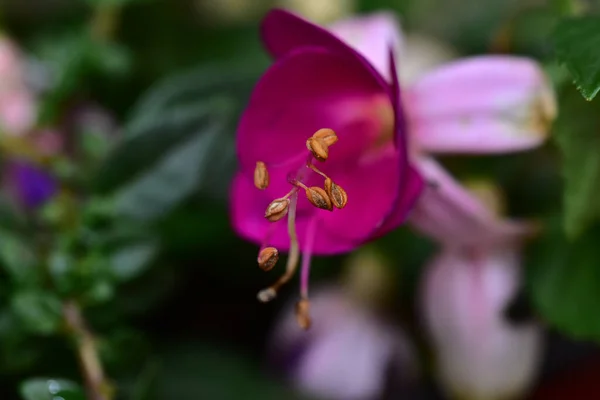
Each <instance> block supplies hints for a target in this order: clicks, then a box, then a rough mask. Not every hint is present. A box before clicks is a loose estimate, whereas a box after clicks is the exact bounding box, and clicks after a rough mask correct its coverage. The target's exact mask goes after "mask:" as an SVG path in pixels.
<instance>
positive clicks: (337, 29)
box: [329, 11, 402, 81]
mask: <svg viewBox="0 0 600 400" xmlns="http://www.w3.org/2000/svg"><path fill="white" fill-rule="evenodd" d="M329 30H330V31H331V32H332V33H333V34H334V35H335V36H337V37H338V38H339V39H341V40H342V41H343V42H344V43H346V44H348V45H349V46H351V47H352V48H354V49H355V50H356V51H358V52H359V53H360V54H362V55H363V56H364V57H365V58H366V59H367V60H368V61H369V62H370V63H371V64H372V65H373V66H374V67H375V69H376V70H377V71H378V72H379V73H380V74H381V75H382V76H383V77H385V78H386V80H388V81H390V80H391V79H392V77H391V76H390V71H389V69H388V67H389V53H390V48H392V49H393V52H394V53H395V54H399V53H400V52H401V50H402V48H401V47H402V32H401V30H400V24H399V22H398V20H397V19H396V17H395V16H394V14H393V13H391V12H385V11H382V12H377V13H372V14H368V15H364V16H360V17H354V18H348V19H344V20H341V21H338V22H336V23H334V24H332V25H331V26H329Z"/></svg>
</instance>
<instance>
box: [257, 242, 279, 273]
mask: <svg viewBox="0 0 600 400" xmlns="http://www.w3.org/2000/svg"><path fill="white" fill-rule="evenodd" d="M278 260H279V251H277V249H276V248H275V247H265V248H264V249H262V250H261V251H260V253H258V266H259V267H260V269H262V270H263V271H270V270H272V269H273V267H274V266H275V264H277V261H278Z"/></svg>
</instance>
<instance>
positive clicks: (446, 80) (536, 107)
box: [330, 12, 556, 241]
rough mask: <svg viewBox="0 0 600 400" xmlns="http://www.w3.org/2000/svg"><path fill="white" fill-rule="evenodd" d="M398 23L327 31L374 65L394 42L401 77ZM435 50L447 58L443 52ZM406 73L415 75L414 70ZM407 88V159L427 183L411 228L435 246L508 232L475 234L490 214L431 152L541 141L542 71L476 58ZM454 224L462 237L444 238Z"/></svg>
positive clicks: (545, 98) (544, 127) (545, 94)
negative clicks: (457, 220) (457, 221)
mask: <svg viewBox="0 0 600 400" xmlns="http://www.w3.org/2000/svg"><path fill="white" fill-rule="evenodd" d="M398 26H399V25H398V23H397V21H396V20H395V18H394V17H393V15H392V14H390V13H386V12H379V13H375V14H372V15H369V16H363V17H356V18H353V19H351V20H345V21H341V22H338V23H336V24H333V25H332V26H331V27H330V29H331V31H332V32H333V33H334V34H336V35H337V36H338V37H339V38H340V39H342V40H346V41H347V42H348V43H351V44H352V46H353V47H354V48H355V49H356V50H357V51H359V52H360V53H362V54H363V55H364V56H365V57H366V58H367V59H368V60H369V61H370V62H371V64H372V65H374V66H376V67H377V68H380V66H381V63H382V60H385V57H386V55H385V53H384V51H383V50H382V48H381V46H380V44H381V43H394V44H397V46H398V49H399V50H398V51H399V54H400V55H401V56H400V59H399V61H398V65H399V67H400V72H402V66H403V65H404V64H407V63H408V64H411V63H412V64H414V63H415V60H406V62H404V61H405V60H404V59H403V58H402V55H404V54H405V53H406V52H405V51H404V50H403V47H402V43H403V39H402V36H401V32H400V31H399V29H398ZM439 52H440V53H448V52H447V51H445V50H444V49H439ZM440 58H442V59H443V58H447V54H442V56H441V57H440ZM417 63H418V62H417ZM427 66H428V67H430V65H427ZM400 75H403V74H402V73H401V74H400ZM410 75H411V76H415V74H414V73H412V71H411V74H410ZM405 83H406V85H405V87H403V90H402V105H403V106H404V110H405V115H406V118H407V121H408V127H407V134H408V142H409V147H410V150H411V159H412V162H413V163H414V164H415V165H416V167H417V168H418V170H419V172H420V173H421V174H422V176H423V177H424V178H425V179H426V180H427V181H429V182H431V183H432V185H430V186H429V187H427V188H426V189H425V191H424V193H423V195H422V196H421V197H420V199H419V201H418V202H417V205H416V207H415V209H414V210H413V212H412V214H411V218H410V221H411V223H412V225H413V226H415V227H416V228H417V229H418V230H420V231H422V232H424V233H426V234H428V235H430V236H433V237H434V238H435V239H437V240H440V241H448V240H463V239H464V240H466V241H468V240H470V239H471V238H473V237H479V235H480V234H483V233H484V232H486V233H485V235H486V236H488V237H489V235H490V234H493V233H494V230H495V229H500V230H501V231H503V230H505V229H509V230H510V226H506V225H504V224H500V225H492V226H490V225H489V224H487V225H486V229H484V230H483V231H475V230H473V224H474V223H476V222H484V220H485V221H487V222H490V221H491V219H490V216H489V215H488V216H486V215H485V211H484V210H483V209H482V208H481V206H478V205H477V204H476V203H477V202H476V201H474V200H472V199H470V194H468V193H467V192H464V191H462V190H461V188H460V185H459V184H458V183H456V182H455V181H454V180H453V179H452V177H451V176H450V175H448V174H447V173H446V172H445V171H444V169H443V168H441V167H440V166H439V165H438V164H437V163H436V161H434V160H433V159H432V158H431V155H435V154H499V153H507V152H515V151H522V150H527V149H531V148H534V147H536V146H539V145H540V144H542V143H543V142H544V140H545V139H546V137H547V134H548V131H549V128H550V125H551V123H552V121H553V119H554V118H555V116H556V104H555V102H556V101H555V97H554V93H553V91H552V89H551V87H550V86H549V84H548V82H547V80H546V78H545V76H544V74H543V72H542V70H541V68H540V67H539V66H538V64H537V63H536V62H535V61H533V60H530V59H527V58H523V57H515V56H497V55H489V56H477V57H470V58H466V59H462V60H458V61H452V62H449V63H446V64H442V65H441V66H437V67H436V68H433V69H429V70H428V71H426V72H425V73H424V74H422V75H420V76H416V77H415V80H414V81H412V82H405ZM470 211H475V212H473V213H471V212H470ZM458 215H462V217H465V215H468V218H466V219H467V220H470V221H466V222H468V223H470V225H468V226H461V225H459V224H455V223H452V221H449V219H452V218H456V217H457V216H458ZM472 218H476V219H479V220H478V221H473V220H472ZM440 225H441V226H440ZM509 225H510V224H509ZM457 227H458V228H460V231H459V232H456V231H455V232H454V234H453V235H450V234H448V231H449V230H450V229H457ZM487 228H491V230H488V229H487ZM434 231H435V232H434ZM442 231H444V232H442Z"/></svg>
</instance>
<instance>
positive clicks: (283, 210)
mask: <svg viewBox="0 0 600 400" xmlns="http://www.w3.org/2000/svg"><path fill="white" fill-rule="evenodd" d="M289 205H290V200H289V199H287V198H280V199H275V200H273V201H272V202H271V204H269V205H268V206H267V210H266V211H265V218H266V219H268V220H269V221H270V222H275V221H279V220H280V219H281V218H283V217H285V216H286V214H287V212H288V208H289Z"/></svg>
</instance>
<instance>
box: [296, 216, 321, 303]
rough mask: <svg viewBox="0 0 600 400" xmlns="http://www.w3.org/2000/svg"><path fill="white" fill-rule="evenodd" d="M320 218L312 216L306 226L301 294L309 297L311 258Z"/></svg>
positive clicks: (301, 272)
mask: <svg viewBox="0 0 600 400" xmlns="http://www.w3.org/2000/svg"><path fill="white" fill-rule="evenodd" d="M317 224H318V219H317V218H312V219H311V220H310V221H309V223H308V226H307V228H306V236H305V238H304V251H303V252H302V268H301V269H300V296H301V297H302V298H303V299H308V283H309V276H310V260H311V257H312V251H313V245H314V243H315V239H316V233H317Z"/></svg>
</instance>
